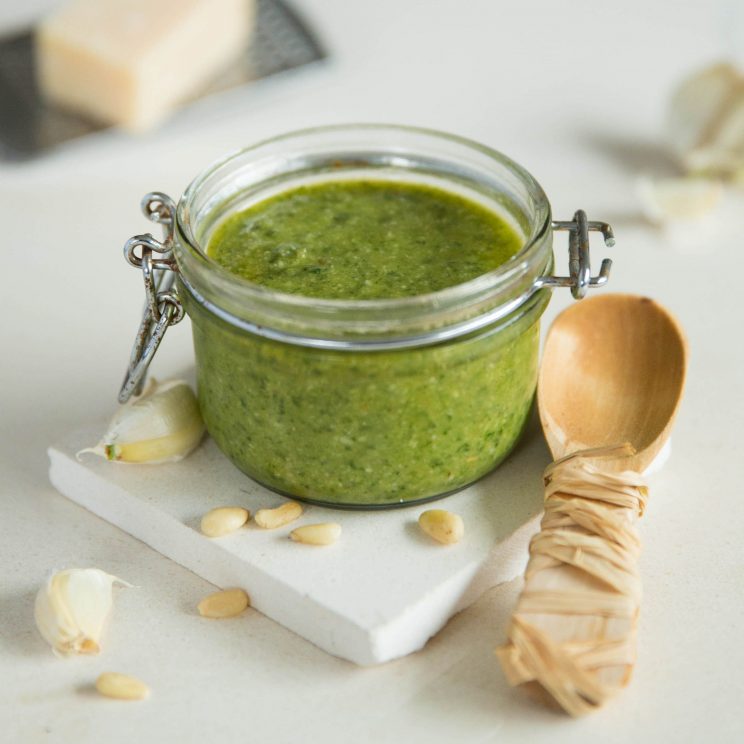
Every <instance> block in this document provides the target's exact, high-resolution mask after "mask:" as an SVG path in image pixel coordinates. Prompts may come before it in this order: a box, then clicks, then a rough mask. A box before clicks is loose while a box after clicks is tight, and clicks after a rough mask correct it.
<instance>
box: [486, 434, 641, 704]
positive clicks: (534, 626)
mask: <svg viewBox="0 0 744 744" xmlns="http://www.w3.org/2000/svg"><path fill="white" fill-rule="evenodd" d="M631 451H632V448H630V447H629V445H623V446H622V447H620V448H618V447H612V448H603V449H602V450H585V451H583V452H579V453H576V454H574V455H570V456H569V457H566V458H563V459H562V460H558V461H556V462H554V463H553V464H552V465H550V466H549V467H548V468H547V470H546V471H545V514H544V516H543V519H542V522H541V527H540V532H539V533H538V534H537V535H535V537H533V539H532V541H531V543H530V560H529V563H528V564H527V570H526V572H525V586H524V589H523V590H522V594H521V596H520V598H519V602H518V604H517V608H516V611H515V612H514V614H513V615H512V619H511V625H510V628H509V631H508V636H509V640H508V642H507V643H506V644H505V645H503V646H501V647H500V648H498V649H497V650H496V653H497V656H498V657H499V660H500V662H501V666H502V668H503V670H504V673H505V674H506V677H507V680H508V682H509V684H511V685H518V684H521V683H524V682H530V681H536V682H539V683H540V684H541V685H542V686H543V687H544V688H545V689H546V690H547V691H548V692H549V693H550V694H551V695H552V696H553V698H555V700H557V701H558V703H559V704H560V705H561V706H562V707H563V708H564V710H565V711H566V712H567V713H570V714H571V715H574V716H579V715H583V714H585V713H588V712H590V711H592V710H595V709H596V708H598V707H599V706H601V705H602V704H603V703H604V702H605V701H606V700H608V699H609V698H610V697H612V696H613V695H614V694H615V693H616V692H617V691H618V690H620V689H621V688H622V687H624V686H625V685H626V684H627V683H628V682H629V680H630V675H631V672H632V668H633V664H634V663H635V645H636V644H635V639H636V622H637V617H638V610H639V607H640V600H641V581H640V576H639V573H638V555H639V553H640V547H641V545H640V540H639V538H638V534H637V532H636V529H635V527H634V524H635V522H636V521H637V519H638V518H639V517H640V516H641V515H642V514H643V509H644V506H645V503H646V498H647V495H648V492H647V489H646V486H645V483H644V481H643V479H642V478H641V476H640V475H639V474H638V473H635V472H632V471H625V472H621V473H618V472H612V470H611V469H610V468H608V467H607V466H606V465H605V467H603V461H604V462H605V463H606V462H607V459H606V458H613V459H615V458H617V457H618V456H622V457H627V456H628V454H631Z"/></svg>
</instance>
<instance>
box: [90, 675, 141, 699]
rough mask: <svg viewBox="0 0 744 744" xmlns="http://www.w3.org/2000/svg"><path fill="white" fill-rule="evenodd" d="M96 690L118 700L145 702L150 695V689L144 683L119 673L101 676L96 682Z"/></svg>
mask: <svg viewBox="0 0 744 744" xmlns="http://www.w3.org/2000/svg"><path fill="white" fill-rule="evenodd" d="M96 690H98V692H100V693H101V695H105V696H106V697H110V698H115V699H116V700H144V699H145V698H146V697H148V696H149V694H150V688H149V687H148V686H147V685H146V684H145V683H144V682H142V681H141V680H139V679H137V678H136V677H128V676H127V675H126V674H119V673H118V672H104V673H103V674H101V675H100V676H99V677H98V679H97V680H96Z"/></svg>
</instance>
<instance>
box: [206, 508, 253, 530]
mask: <svg viewBox="0 0 744 744" xmlns="http://www.w3.org/2000/svg"><path fill="white" fill-rule="evenodd" d="M250 518H251V513H250V512H249V511H248V510H247V509H243V507H241V506H220V507H218V508H217V509H212V510H211V511H208V512H207V513H206V514H205V515H204V516H203V517H202V519H201V531H202V533H203V534H205V535H206V536H207V537H222V536H223V535H229V534H230V533H231V532H235V531H236V530H239V529H240V528H241V527H242V526H243V525H244V524H245V523H246V522H247V521H248V520H249V519H250Z"/></svg>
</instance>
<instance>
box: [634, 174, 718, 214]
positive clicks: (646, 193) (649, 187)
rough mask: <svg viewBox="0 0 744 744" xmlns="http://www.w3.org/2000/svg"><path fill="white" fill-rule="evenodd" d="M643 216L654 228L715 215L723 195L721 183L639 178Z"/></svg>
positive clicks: (691, 179)
mask: <svg viewBox="0 0 744 744" xmlns="http://www.w3.org/2000/svg"><path fill="white" fill-rule="evenodd" d="M636 191H637V193H638V198H639V201H640V204H641V209H642V210H643V214H644V216H645V217H646V219H648V220H649V222H652V223H653V224H655V225H666V224H668V223H669V222H673V221H675V222H676V221H679V222H689V221H692V220H700V219H701V218H703V217H706V216H707V215H710V214H711V213H713V212H714V210H715V209H716V207H717V206H718V204H719V202H720V201H721V196H722V194H723V187H722V186H721V184H720V183H719V182H718V181H711V180H708V179H704V178H692V177H685V178H648V177H642V178H639V179H638V181H637V183H636Z"/></svg>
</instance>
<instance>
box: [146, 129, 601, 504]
mask: <svg viewBox="0 0 744 744" xmlns="http://www.w3.org/2000/svg"><path fill="white" fill-rule="evenodd" d="M360 178H370V179H374V180H393V181H401V180H402V181H408V182H411V181H413V182H416V183H426V184H430V185H435V186H438V187H439V188H442V189H445V190H448V191H452V192H455V193H458V194H460V195H462V196H465V197H466V198H469V199H471V200H474V201H477V202H479V203H481V204H483V205H485V206H487V207H489V208H491V209H493V210H494V211H496V212H498V213H499V214H500V215H501V216H502V217H504V218H505V219H507V220H508V221H509V222H510V223H511V224H512V225H513V226H514V228H515V229H516V230H517V231H518V232H519V233H520V234H521V236H522V237H523V239H524V247H523V248H522V249H521V251H520V252H519V253H518V254H517V255H516V256H514V257H513V258H512V259H511V260H509V261H508V262H507V263H506V264H504V265H502V266H500V267H499V268H497V269H496V270H494V271H491V272H489V273H486V274H483V275H482V276H479V277H477V278H476V279H473V280H471V281H469V282H466V283H463V284H460V285H457V286H453V287H449V288H446V289H444V290H441V291H438V292H434V293H431V294H426V295H419V296H414V297H406V298H402V299H385V300H358V301H348V300H321V299H317V298H309V297H303V296H299V295H290V294H286V293H282V292H277V291H275V290H272V289H269V288H266V287H263V286H260V285H256V284H253V283H251V282H248V281H246V280H244V279H241V278H240V277H238V276H236V275H234V274H231V273H229V272H227V271H226V270H225V269H223V268H222V267H221V266H219V265H218V264H217V263H216V262H215V261H213V260H212V259H211V258H209V257H208V256H207V254H206V251H205V247H206V245H207V243H208V241H209V238H210V236H211V234H212V233H213V231H214V229H215V228H216V227H217V226H218V225H219V224H220V223H221V222H222V220H224V219H225V217H227V216H228V215H230V214H233V213H234V212H236V211H239V210H242V209H245V208H246V207H247V206H249V205H250V204H252V203H255V202H257V201H261V200H263V199H265V198H267V197H268V196H271V195H273V194H276V193H278V192H281V191H284V190H286V189H290V188H293V187H296V186H298V185H300V184H306V183H311V182H316V181H320V180H327V179H342V180H343V179H354V180H357V179H360ZM582 214H583V213H582ZM577 215H578V213H577ZM584 220H585V218H584ZM174 222H175V225H174V227H175V230H174V234H172V236H171V238H170V242H168V241H166V244H165V246H164V247H163V250H164V251H167V250H170V251H172V253H169V254H168V255H169V256H172V258H173V259H174V261H175V264H173V262H171V264H170V268H173V269H174V270H175V271H176V273H177V280H176V281H177V296H178V301H180V302H181V303H182V304H183V307H184V309H185V311H186V313H187V314H188V315H189V317H190V318H191V321H192V327H193V336H194V349H195V354H196V370H197V382H198V385H197V387H198V398H199V403H200V406H201V410H202V414H203V416H204V420H205V422H206V425H207V429H208V431H209V433H210V434H211V436H212V437H213V438H214V440H215V441H216V443H217V445H218V446H219V447H220V449H221V450H222V451H223V452H224V453H225V454H226V455H227V456H228V457H229V458H230V459H231V460H232V462H233V463H234V464H235V465H237V466H238V467H239V468H240V469H241V470H243V471H244V472H245V473H247V474H248V475H249V476H251V477H252V478H254V479H255V480H257V481H258V482H260V483H262V484H264V485H266V486H268V487H269V488H271V489H274V490H276V491H279V492H280V493H283V494H286V495H289V496H292V497H294V498H299V499H304V500H307V501H311V502H314V503H319V504H323V505H326V506H336V507H349V508H378V507H391V506H399V505H407V504H411V503H415V502H419V501H426V500H429V499H434V498H439V497H441V496H444V495H446V494H449V493H452V492H453V491H456V490H458V489H461V488H463V487H464V486H467V485H468V484H470V483H472V482H473V481H475V480H477V479H478V478H480V477H481V476H483V475H484V474H485V473H487V472H489V471H490V470H492V469H493V468H494V467H496V466H497V465H498V464H499V463H500V462H501V461H502V460H503V459H504V458H505V457H506V456H507V455H508V454H509V452H510V451H511V449H512V448H513V447H514V445H515V444H516V442H517V440H518V438H519V435H520V433H521V431H522V429H523V427H524V424H525V422H526V420H527V417H528V415H529V411H530V407H531V405H532V400H533V396H534V391H535V384H536V379H537V361H538V344H539V320H540V316H541V315H542V313H543V311H544V309H545V306H546V304H547V302H548V299H549V292H548V290H547V287H548V286H550V285H556V284H561V283H562V284H566V283H567V281H568V278H566V279H563V280H560V279H556V278H551V277H550V276H549V275H550V272H551V270H552V265H553V257H552V229H551V226H553V227H556V226H561V225H563V226H569V225H574V223H551V213H550V206H549V203H548V200H547V198H546V196H545V194H544V193H543V191H542V189H541V188H540V186H539V185H538V184H537V182H536V181H535V180H534V179H533V178H532V177H531V176H530V175H529V174H528V173H527V172H526V171H525V170H524V169H522V168H521V167H520V166H518V165H517V164H516V163H514V162H512V161H511V160H509V159H508V158H506V157H505V156H503V155H501V154H500V153H498V152H495V151H493V150H489V149H487V148H485V147H481V146H480V145H477V144H475V143H473V142H469V141H467V140H463V139H460V138H458V137H452V136H449V135H444V134H441V133H437V132H432V131H428V130H420V129H411V128H404V127H394V126H376V125H360V126H342V127H326V128H320V129H314V130H307V131H303V132H298V133H293V134H288V135H285V136H281V137H277V138H275V139H272V140H269V141H267V142H264V143H261V144H259V145H256V146H255V147H250V148H247V149H245V150H242V151H240V152H238V153H236V154H233V155H230V156H229V157H227V158H225V159H224V160H222V161H220V162H218V163H217V164H215V165H213V166H212V167H210V168H208V169H207V170H206V171H205V172H204V173H202V174H201V175H200V176H199V177H197V178H196V179H195V180H194V181H193V182H192V183H191V185H190V186H189V187H188V189H187V190H186V192H185V193H184V194H183V196H182V198H181V200H180V201H179V203H178V207H177V210H176V216H175V220H174ZM587 224H588V225H590V226H591V225H596V224H600V223H586V222H585V223H584V229H585V230H586V229H587V227H586V226H587ZM604 227H606V226H604ZM565 229H572V228H571V227H566V228H565ZM589 229H591V228H589ZM608 229H609V228H608ZM577 234H578V232H577ZM140 237H141V236H140ZM577 245H578V244H577ZM581 248H582V250H583V249H584V248H585V249H586V250H587V251H588V241H587V244H586V246H581ZM156 250H157V249H156ZM586 259H587V260H586V265H587V266H588V253H587V256H586ZM158 268H166V266H165V263H162V262H161V265H160V266H159V267H158ZM582 268H583V263H582ZM606 268H607V269H608V268H609V267H606ZM572 269H573V267H572ZM572 274H574V272H573V270H572ZM574 278H575V277H574ZM586 279H587V280H588V276H587V277H586ZM592 281H594V283H603V280H598V279H595V280H592ZM159 307H163V308H165V305H162V304H161V305H160V306H159ZM158 340H159V339H158Z"/></svg>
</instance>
